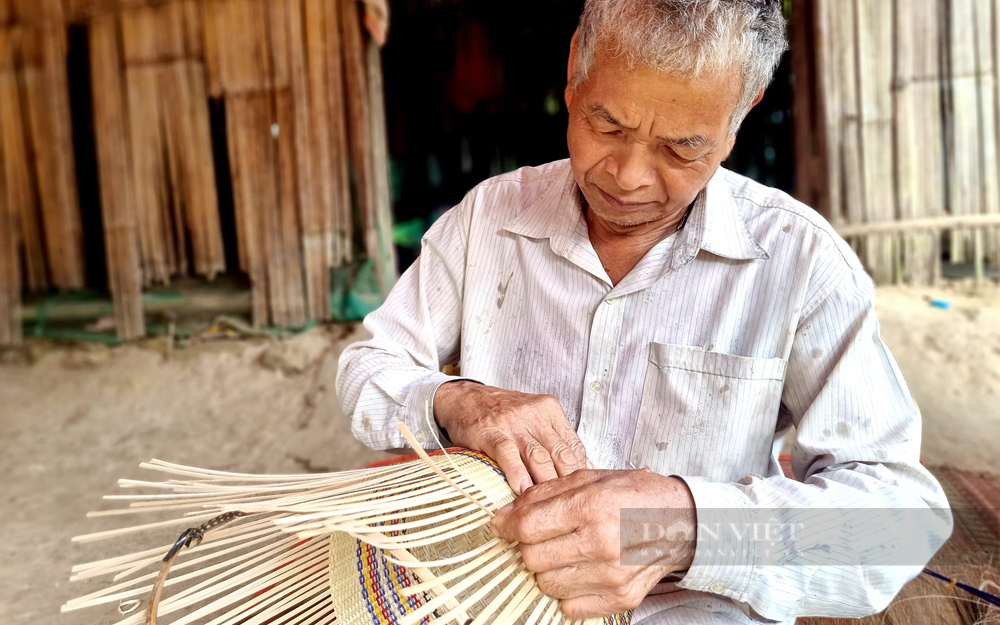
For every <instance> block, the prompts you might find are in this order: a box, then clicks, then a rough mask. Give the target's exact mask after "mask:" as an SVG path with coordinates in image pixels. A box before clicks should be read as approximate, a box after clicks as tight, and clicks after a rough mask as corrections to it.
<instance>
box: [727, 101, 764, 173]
mask: <svg viewBox="0 0 1000 625" xmlns="http://www.w3.org/2000/svg"><path fill="white" fill-rule="evenodd" d="M765 89H766V87H765ZM763 99H764V89H761V90H760V91H758V92H757V96H756V97H755V98H754V99H753V102H751V103H750V108H748V109H747V112H746V113H744V114H743V118H742V119H740V126H742V125H743V122H744V121H745V120H746V118H747V115H748V114H749V113H750V111H752V110H753V107H755V106H757V105H758V104H760V101H761V100H763ZM727 144H728V148H727V149H726V158H728V157H729V153H730V152H732V151H733V146H734V145H735V144H736V135H734V134H733V135H729V139H728V141H727ZM722 160H726V159H725V158H724V159H722Z"/></svg>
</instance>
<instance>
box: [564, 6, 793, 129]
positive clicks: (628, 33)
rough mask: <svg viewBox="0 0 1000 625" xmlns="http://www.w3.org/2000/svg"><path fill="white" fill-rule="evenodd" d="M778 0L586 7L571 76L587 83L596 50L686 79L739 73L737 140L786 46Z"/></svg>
mask: <svg viewBox="0 0 1000 625" xmlns="http://www.w3.org/2000/svg"><path fill="white" fill-rule="evenodd" d="M781 5H782V3H781V0H587V1H586V4H585V5H584V7H583V14H582V15H581V16H580V29H579V33H580V35H579V39H578V40H577V58H576V73H575V74H574V76H573V77H572V83H571V86H572V88H573V89H576V88H577V87H578V86H580V85H581V84H583V83H584V82H586V81H587V78H588V73H589V71H590V68H591V66H592V64H593V62H594V54H595V51H597V50H598V48H600V50H601V52H602V53H604V54H609V55H611V56H612V57H616V58H624V59H625V61H626V62H627V63H628V67H631V68H635V67H640V66H645V67H650V68H652V69H656V70H659V71H663V72H668V73H672V74H678V75H680V76H683V77H685V78H689V79H691V78H697V77H698V76H701V75H706V74H707V75H711V74H714V73H717V72H727V71H731V70H732V69H735V68H741V69H742V72H741V73H742V77H743V84H742V87H741V88H742V91H741V93H740V98H739V101H738V103H737V105H736V108H735V109H734V110H733V119H732V125H731V127H730V133H731V134H736V131H737V130H739V125H740V122H741V121H742V120H743V117H744V116H745V115H746V114H747V112H748V111H749V110H750V107H751V106H752V104H753V100H754V98H755V97H756V95H757V93H758V92H760V90H761V89H763V88H765V87H767V85H768V83H770V82H771V78H772V77H773V76H774V70H775V69H776V68H777V67H778V63H779V61H780V60H781V55H782V53H783V52H784V51H785V49H786V48H787V47H788V46H787V42H786V40H785V20H784V17H783V16H782V14H781Z"/></svg>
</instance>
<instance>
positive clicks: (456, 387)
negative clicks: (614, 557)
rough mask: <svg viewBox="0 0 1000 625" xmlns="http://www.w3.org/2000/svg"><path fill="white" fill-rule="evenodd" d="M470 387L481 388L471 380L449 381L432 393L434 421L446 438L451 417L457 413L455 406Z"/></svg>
mask: <svg viewBox="0 0 1000 625" xmlns="http://www.w3.org/2000/svg"><path fill="white" fill-rule="evenodd" d="M470 385H476V386H481V385H480V384H479V382H474V381H472V380H449V381H447V382H445V383H443V384H441V385H440V386H438V388H437V390H436V391H435V392H434V399H433V406H434V415H433V416H434V421H435V423H437V426H438V429H439V430H441V431H442V432H443V433H444V434H445V436H446V437H447V435H448V427H449V425H451V421H452V416H453V415H454V414H456V413H457V412H459V411H458V410H456V409H455V405H456V404H457V403H458V401H459V399H460V398H461V396H462V395H463V394H464V393H465V392H466V391H467V390H468V387H469V386H470ZM449 440H450V439H449Z"/></svg>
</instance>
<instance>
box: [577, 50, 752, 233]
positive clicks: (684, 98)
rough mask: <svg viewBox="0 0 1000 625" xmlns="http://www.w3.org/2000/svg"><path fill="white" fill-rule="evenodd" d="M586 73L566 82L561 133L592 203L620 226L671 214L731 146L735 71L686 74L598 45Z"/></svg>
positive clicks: (689, 198)
mask: <svg viewBox="0 0 1000 625" xmlns="http://www.w3.org/2000/svg"><path fill="white" fill-rule="evenodd" d="M572 59H575V51H574V53H571V61H570V63H571V66H570V72H571V74H572V70H573V64H574V60H572ZM589 75H590V77H589V79H588V80H587V82H585V83H584V84H582V85H580V86H579V87H578V88H577V90H576V92H575V93H574V92H573V91H572V89H571V88H567V89H566V105H567V107H568V109H569V129H568V131H567V133H566V138H567V143H568V145H569V155H570V161H571V164H572V169H573V177H574V178H575V179H576V182H577V184H578V185H579V186H580V189H581V190H582V191H583V195H584V196H585V197H586V199H587V202H588V204H589V208H590V210H592V211H593V212H594V213H595V214H596V216H598V217H600V218H601V219H603V220H604V221H606V222H609V223H611V224H614V225H615V226H618V227H630V226H638V225H642V224H650V223H654V222H657V221H660V220H664V219H670V218H675V217H676V215H677V214H678V213H679V212H680V211H683V210H684V209H685V208H686V207H687V206H688V205H689V204H690V203H691V202H692V201H694V198H695V196H697V195H698V192H699V191H701V189H703V188H704V187H705V185H706V184H707V183H708V180H709V179H710V178H711V177H712V175H713V174H715V171H716V169H718V167H719V164H720V163H721V162H722V161H723V160H724V159H725V158H726V156H727V155H728V154H729V151H730V150H731V149H732V145H733V138H732V137H730V136H729V126H730V116H731V114H732V112H733V109H734V108H735V107H736V103H737V100H738V97H739V93H738V90H739V87H740V80H739V76H738V75H735V72H734V75H733V76H721V77H709V78H700V79H698V80H695V81H689V80H684V79H681V78H677V77H675V76H672V75H670V74H665V73H662V72H658V71H655V70H652V69H647V68H638V69H633V70H629V69H628V67H627V66H626V65H625V63H624V62H623V61H621V60H618V59H613V58H607V57H605V56H603V55H601V54H599V53H597V54H595V57H594V62H593V64H592V66H591V70H590V72H589Z"/></svg>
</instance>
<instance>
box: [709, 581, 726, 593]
mask: <svg viewBox="0 0 1000 625" xmlns="http://www.w3.org/2000/svg"><path fill="white" fill-rule="evenodd" d="M708 589H709V590H711V591H712V592H714V593H715V594H717V595H721V594H722V593H724V592H726V585H725V584H723V583H722V582H713V583H712V585H711V586H709V587H708Z"/></svg>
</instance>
